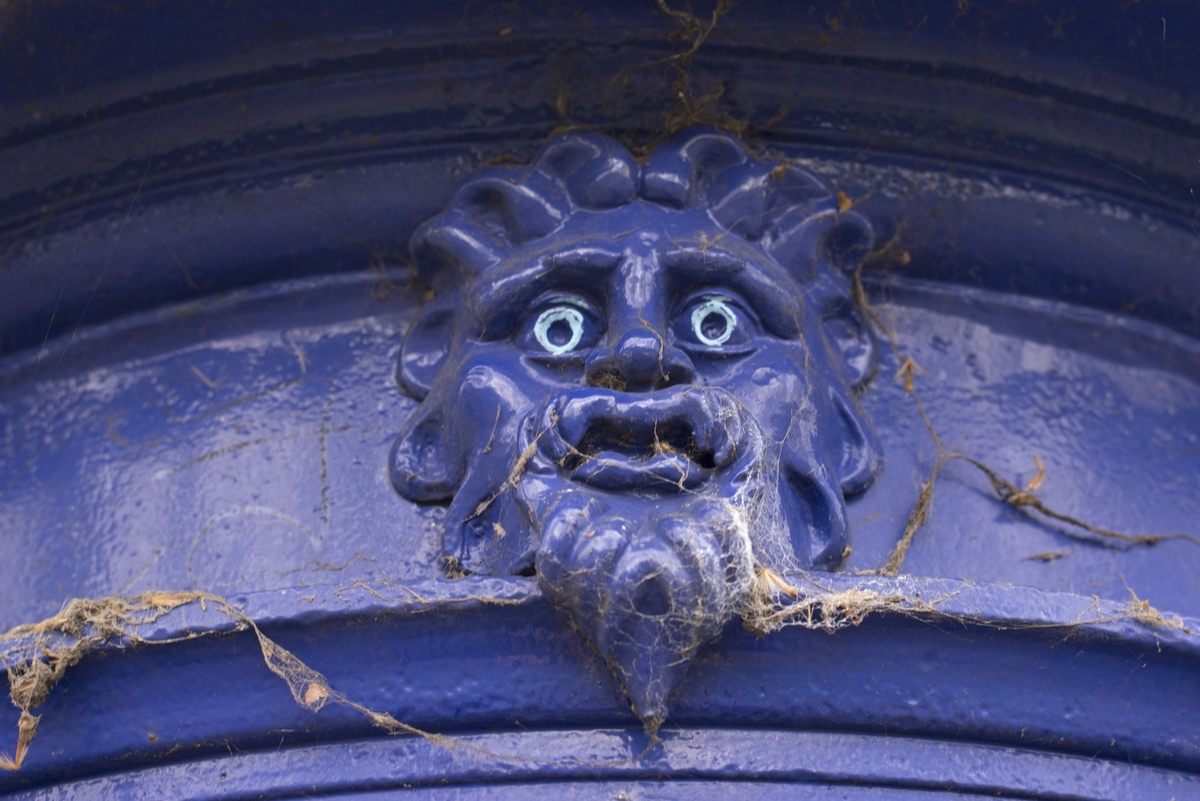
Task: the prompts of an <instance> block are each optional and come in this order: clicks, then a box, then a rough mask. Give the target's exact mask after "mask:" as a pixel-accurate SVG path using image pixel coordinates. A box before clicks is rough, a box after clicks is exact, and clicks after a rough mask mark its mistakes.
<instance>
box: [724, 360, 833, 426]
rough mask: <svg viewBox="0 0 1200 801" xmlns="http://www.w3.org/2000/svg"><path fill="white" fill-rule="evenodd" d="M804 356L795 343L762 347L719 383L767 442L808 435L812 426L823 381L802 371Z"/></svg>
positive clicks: (806, 371) (807, 370)
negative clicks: (760, 430) (764, 435)
mask: <svg viewBox="0 0 1200 801" xmlns="http://www.w3.org/2000/svg"><path fill="white" fill-rule="evenodd" d="M804 357H805V350H804V347H803V346H802V345H800V344H798V343H797V344H795V345H792V344H790V343H788V344H782V345H779V346H775V347H770V348H763V349H761V350H759V351H758V352H757V353H755V354H754V356H752V357H750V358H748V359H746V360H745V361H744V362H743V363H742V364H740V365H739V366H738V368H737V369H736V370H735V371H732V372H731V373H730V374H729V375H728V376H726V378H725V380H723V381H721V382H720V383H719V385H720V386H722V387H724V388H725V389H727V390H729V391H730V392H732V393H733V394H734V396H735V397H737V399H738V400H740V401H741V402H742V404H743V405H745V407H746V408H747V409H748V410H749V411H750V414H751V415H752V416H753V417H754V419H755V420H756V421H757V422H758V424H759V425H760V426H762V428H763V431H764V433H765V434H766V436H767V438H768V440H769V441H774V442H780V441H782V440H783V439H784V438H785V437H788V438H791V437H795V436H797V435H798V434H799V435H805V434H811V432H812V430H813V429H814V427H815V424H816V416H817V410H818V409H819V408H820V407H822V406H823V405H824V403H825V401H824V399H823V398H822V397H820V393H819V389H820V388H821V387H824V382H823V381H821V380H820V379H819V378H818V377H817V376H815V375H814V374H813V373H812V371H811V370H810V369H806V366H805V358H804ZM713 383H717V382H713Z"/></svg>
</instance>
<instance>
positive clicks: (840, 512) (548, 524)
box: [390, 129, 879, 732]
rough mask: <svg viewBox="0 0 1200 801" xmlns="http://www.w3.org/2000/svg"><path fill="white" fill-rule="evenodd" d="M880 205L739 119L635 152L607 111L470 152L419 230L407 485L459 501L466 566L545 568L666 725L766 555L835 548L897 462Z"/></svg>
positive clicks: (501, 571) (402, 370)
mask: <svg viewBox="0 0 1200 801" xmlns="http://www.w3.org/2000/svg"><path fill="white" fill-rule="evenodd" d="M872 237H873V231H872V229H871V226H870V223H868V222H867V220H866V219H865V218H863V217H862V216H861V215H859V214H857V213H855V212H853V211H840V210H839V209H838V200H837V198H836V197H835V196H834V195H833V193H832V192H830V191H829V190H828V189H827V188H826V187H824V186H822V185H821V184H820V183H819V182H817V181H816V180H815V179H814V178H813V177H812V176H811V175H807V174H805V173H803V172H800V171H799V170H795V169H794V168H792V167H790V165H788V163H787V162H782V161H768V160H765V159H751V158H748V157H747V155H746V153H745V151H744V149H743V148H742V145H741V144H740V143H739V142H738V141H737V140H736V139H735V138H734V137H732V136H729V135H726V134H720V133H718V132H716V131H713V130H711V129H693V130H688V131H684V132H683V133H680V134H678V135H677V136H676V137H674V138H673V139H671V140H669V141H667V142H664V143H663V144H661V145H659V146H658V147H657V148H655V149H654V150H653V151H652V152H651V153H650V154H649V155H648V156H647V157H646V160H645V163H644V164H639V163H638V162H637V161H636V160H635V159H634V158H633V156H632V154H630V153H629V151H627V150H626V149H625V148H624V147H623V146H621V144H620V143H618V142H616V141H614V140H612V139H609V138H606V137H601V136H598V135H596V134H591V133H586V134H580V133H573V134H567V135H564V136H561V137H558V138H556V139H554V140H552V141H551V142H550V143H549V144H548V145H547V146H546V147H545V149H544V150H543V151H542V152H541V153H540V154H539V155H538V158H537V160H536V161H535V162H534V165H533V166H532V167H529V168H524V169H505V168H497V169H493V170H487V171H483V172H481V173H478V174H476V175H474V176H472V177H471V178H470V179H469V180H467V181H466V182H465V183H464V184H463V185H462V186H460V187H459V188H458V189H457V190H456V191H455V194H454V198H453V200H452V201H451V203H450V206H449V208H448V210H447V211H446V212H445V213H444V214H442V215H440V216H438V217H435V218H434V219H433V220H431V221H430V222H428V223H426V224H425V225H424V226H422V228H420V229H419V230H418V231H417V233H416V234H415V235H414V237H413V245H412V255H413V261H414V264H415V267H416V270H417V272H418V275H419V276H420V277H421V278H422V279H424V281H425V283H426V284H428V285H429V286H431V287H433V293H434V299H433V300H431V301H430V302H429V303H428V304H426V306H425V307H424V308H423V309H422V311H421V313H420V315H419V317H418V318H417V320H416V321H415V322H414V323H413V325H412V327H411V328H410V329H409V332H408V334H407V335H406V337H405V340H404V345H403V347H402V349H401V353H400V361H399V367H398V374H399V378H400V380H401V382H402V383H403V385H404V386H405V387H406V388H407V389H408V390H409V392H410V393H412V394H413V395H415V396H416V397H418V398H421V399H423V400H422V404H421V406H420V408H419V409H418V410H417V411H415V412H414V413H413V415H412V416H411V417H410V418H409V420H408V422H407V423H406V424H405V427H404V431H403V432H401V434H400V437H399V438H398V440H397V442H396V447H395V449H394V450H393V452H392V459H391V464H390V474H391V478H392V483H393V484H394V485H395V487H396V489H397V490H399V491H400V493H401V494H402V495H404V496H405V497H406V498H409V499H411V500H413V501H417V502H431V501H441V502H446V503H448V504H449V506H448V508H447V510H446V517H445V519H444V520H443V523H442V527H443V533H442V557H443V560H444V564H445V567H446V570H447V573H448V574H449V575H450V576H451V577H457V576H461V575H462V574H463V573H464V572H465V573H489V574H493V575H531V574H536V575H537V577H538V583H539V585H540V586H541V587H542V589H543V591H544V592H546V593H547V595H548V596H549V597H550V598H551V599H553V601H554V602H555V603H556V604H557V605H559V606H560V607H561V608H563V609H564V610H566V611H567V612H568V613H569V614H570V616H571V619H572V621H573V622H574V623H575V625H576V626H578V627H579V628H580V630H581V631H582V632H583V633H584V634H585V635H586V636H587V637H588V639H589V641H590V642H591V643H592V644H593V645H594V646H595V647H596V648H597V649H598V650H599V652H600V653H601V654H602V655H603V656H604V658H605V660H606V661H607V662H608V663H609V665H610V666H611V667H612V670H613V673H614V675H615V676H616V678H617V680H618V681H619V682H620V684H621V686H622V687H623V688H624V689H625V691H626V692H627V693H628V694H629V696H630V698H631V700H632V701H633V708H634V710H635V711H636V712H637V714H638V716H639V717H640V718H642V720H643V721H644V722H645V724H646V726H647V729H648V730H649V731H652V732H653V731H657V729H658V726H659V725H660V724H661V722H662V721H663V719H665V717H666V715H667V704H666V699H667V696H668V695H669V694H670V693H671V692H672V691H673V690H674V688H675V686H676V685H677V684H678V683H679V681H680V680H681V679H682V678H683V676H684V674H685V673H686V671H687V668H688V665H689V664H690V663H691V661H692V659H693V658H694V656H695V654H696V651H697V650H698V649H699V648H701V647H703V646H704V645H707V644H708V643H709V642H711V641H712V640H714V639H715V638H716V637H717V636H718V635H719V634H720V633H721V631H722V629H724V628H725V624H726V623H728V622H729V620H730V619H732V618H733V617H734V616H735V615H737V614H738V613H739V612H741V611H742V609H743V607H745V606H746V605H747V604H748V603H749V602H750V596H751V594H752V588H753V585H754V582H755V571H756V570H760V571H761V570H762V569H767V570H772V571H774V572H775V573H776V574H778V575H783V574H786V573H791V572H795V571H796V570H800V569H810V568H815V569H829V568H830V567H832V566H835V565H836V564H838V563H839V562H841V561H842V559H843V558H844V556H845V554H846V553H847V552H848V551H847V548H848V546H847V542H846V506H845V501H844V500H843V495H851V494H854V493H857V492H861V491H862V490H863V489H864V488H865V487H866V486H867V485H868V484H870V482H871V479H872V478H873V477H874V475H875V471H876V468H877V465H878V461H879V455H878V445H877V443H876V441H875V433H874V431H873V430H872V429H871V427H870V424H869V423H868V422H867V420H866V419H865V417H864V416H863V413H862V410H861V408H860V407H859V405H858V402H857V399H856V398H855V394H854V393H855V391H856V390H861V389H862V388H863V386H865V384H866V383H867V382H868V381H869V380H870V379H871V377H872V376H873V374H874V370H875V367H876V362H877V354H876V344H875V340H874V337H873V336H872V334H871V332H870V330H869V329H868V328H867V326H866V325H865V324H864V323H863V321H862V319H861V318H860V316H859V313H858V311H857V309H856V308H855V306H854V303H853V301H852V299H851V275H850V274H851V273H853V272H854V271H855V270H857V269H858V268H859V267H860V266H861V264H862V261H863V259H864V258H865V257H866V255H867V253H868V252H869V251H870V247H871V241H872Z"/></svg>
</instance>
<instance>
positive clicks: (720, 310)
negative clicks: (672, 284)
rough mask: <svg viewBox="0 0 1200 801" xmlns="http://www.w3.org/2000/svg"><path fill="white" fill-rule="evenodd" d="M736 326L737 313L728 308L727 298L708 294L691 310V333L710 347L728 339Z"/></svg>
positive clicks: (716, 346) (719, 345)
mask: <svg viewBox="0 0 1200 801" xmlns="http://www.w3.org/2000/svg"><path fill="white" fill-rule="evenodd" d="M735 328H737V315H736V314H734V313H733V310H732V309H730V308H729V298H722V297H718V296H715V295H713V296H710V297H707V298H705V300H704V303H702V304H700V305H699V306H697V307H696V309H695V311H693V312H692V333H693V334H695V335H696V339H697V340H698V341H699V342H701V343H703V344H705V345H708V346H709V347H710V348H719V347H721V346H722V345H724V344H725V343H726V342H728V341H729V338H730V337H731V336H733V331H734V329H735Z"/></svg>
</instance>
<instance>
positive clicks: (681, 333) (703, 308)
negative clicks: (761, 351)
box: [673, 293, 754, 350]
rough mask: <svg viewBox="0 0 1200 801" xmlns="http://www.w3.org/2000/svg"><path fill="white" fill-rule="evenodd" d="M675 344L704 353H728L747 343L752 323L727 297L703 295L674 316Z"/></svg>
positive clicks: (751, 332)
mask: <svg viewBox="0 0 1200 801" xmlns="http://www.w3.org/2000/svg"><path fill="white" fill-rule="evenodd" d="M673 327H674V333H675V341H676V342H678V343H680V344H682V345H691V346H692V347H694V348H700V349H703V350H728V349H731V348H735V347H737V346H740V345H744V344H745V343H746V342H748V341H750V339H751V337H752V336H753V335H754V323H753V320H752V318H751V317H750V315H749V314H748V313H747V312H746V311H745V310H744V309H743V308H742V307H741V306H740V305H739V303H738V302H737V301H736V300H734V299H733V298H732V297H730V296H728V295H721V294H716V293H706V294H703V295H700V296H699V297H696V298H694V299H692V300H691V301H690V302H689V303H687V304H686V305H685V306H684V307H683V309H682V311H681V312H680V313H679V314H678V315H677V316H676V319H675V324H674V326H673Z"/></svg>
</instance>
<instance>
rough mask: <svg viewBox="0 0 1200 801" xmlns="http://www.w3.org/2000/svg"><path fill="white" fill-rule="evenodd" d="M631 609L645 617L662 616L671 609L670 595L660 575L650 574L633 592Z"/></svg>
mask: <svg viewBox="0 0 1200 801" xmlns="http://www.w3.org/2000/svg"><path fill="white" fill-rule="evenodd" d="M632 600H633V609H634V611H635V612H637V613H638V614H640V615H646V616H647V617H662V616H663V615H665V614H667V612H670V611H671V595H670V593H669V592H668V591H667V587H666V585H665V582H664V581H663V579H662V577H661V576H650V577H648V578H646V579H644V580H643V581H642V582H641V583H640V584H638V586H637V589H636V590H634V592H633V599H632Z"/></svg>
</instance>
